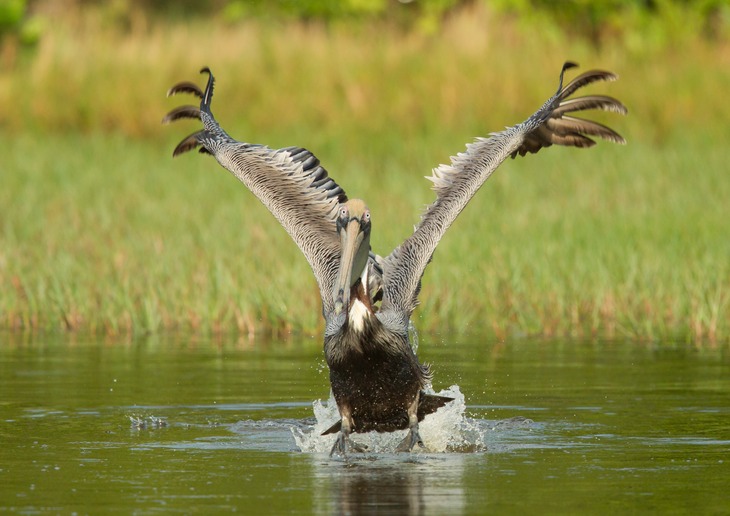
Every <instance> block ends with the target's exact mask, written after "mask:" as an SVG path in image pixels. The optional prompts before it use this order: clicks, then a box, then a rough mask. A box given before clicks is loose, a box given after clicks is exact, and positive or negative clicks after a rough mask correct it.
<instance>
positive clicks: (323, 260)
mask: <svg viewBox="0 0 730 516" xmlns="http://www.w3.org/2000/svg"><path fill="white" fill-rule="evenodd" d="M201 73H207V74H208V83H207V86H206V88H205V91H201V90H200V88H198V86H197V85H195V84H194V83H191V82H181V83H179V84H177V85H175V86H173V87H172V88H170V90H169V91H168V93H167V94H168V96H170V95H175V94H177V93H190V94H193V95H195V96H197V97H200V99H201V100H200V108H197V107H195V106H182V107H179V108H176V109H173V110H172V111H171V112H170V113H168V114H167V116H165V118H163V120H162V122H163V123H169V122H173V121H175V120H179V119H182V118H196V119H199V120H201V121H202V122H203V129H202V130H200V131H197V132H195V133H193V134H191V135H190V136H188V137H187V138H185V139H184V140H183V141H182V142H180V143H179V144H178V146H177V147H176V148H175V150H174V152H173V156H177V155H179V154H182V153H183V152H186V151H189V150H192V149H195V148H198V147H199V152H201V153H206V154H212V155H213V156H214V157H215V159H216V160H218V163H220V164H221V165H222V166H223V167H224V168H226V169H227V170H228V171H230V172H231V173H232V174H233V175H234V176H236V177H237V178H238V179H239V180H240V181H241V182H242V183H243V184H245V185H246V186H247V187H248V189H249V190H251V192H253V194H254V195H255V196H256V197H258V199H259V200H260V201H261V202H262V203H263V204H264V206H266V207H267V208H268V209H269V211H270V212H271V213H272V214H273V215H274V217H276V219H277V220H278V221H279V222H280V223H281V225H282V226H284V229H286V231H287V232H288V233H289V235H290V236H291V237H292V239H293V240H294V242H296V244H297V246H299V249H301V250H302V252H303V253H304V256H305V257H306V258H307V261H308V262H309V265H310V266H311V267H312V270H313V271H314V276H315V278H316V279H317V283H318V284H319V290H320V294H321V296H322V303H323V309H324V311H325V313H327V312H329V311H331V309H332V305H333V299H332V295H331V294H332V289H333V285H334V282H335V277H336V274H337V268H338V266H339V255H340V240H339V238H338V237H337V230H336V226H335V220H336V215H337V207H338V205H339V203H341V202H345V201H346V200H347V196H346V195H345V192H344V191H343V190H342V188H340V186H339V185H337V183H335V181H334V180H332V179H331V178H330V177H329V176H328V175H327V171H326V170H325V169H324V168H323V167H322V166H321V165H320V164H319V160H318V159H317V158H316V157H315V156H314V155H313V154H312V153H311V152H309V151H308V150H306V149H302V148H299V147H288V148H285V149H270V148H269V147H266V146H264V145H258V144H251V143H244V142H239V141H236V140H234V139H233V138H231V137H230V136H229V135H228V134H227V133H226V132H225V131H224V130H223V129H222V128H221V127H220V125H218V122H217V121H216V119H215V118H214V117H213V113H212V112H211V110H210V103H211V99H212V97H213V85H214V82H215V79H214V78H213V74H212V73H211V71H210V70H209V69H208V68H203V69H202V70H201Z"/></svg>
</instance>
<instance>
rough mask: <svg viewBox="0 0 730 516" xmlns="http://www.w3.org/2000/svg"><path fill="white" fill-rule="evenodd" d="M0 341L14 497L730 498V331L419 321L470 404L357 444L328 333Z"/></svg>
mask: <svg viewBox="0 0 730 516" xmlns="http://www.w3.org/2000/svg"><path fill="white" fill-rule="evenodd" d="M0 339H2V343H1V344H0V382H1V383H0V511H7V510H10V511H15V512H18V513H24V514H38V513H74V512H75V513H99V512H110V511H114V512H122V513H139V514H146V513H156V512H164V513H174V512H181V513H190V512H205V513H209V512H213V511H228V512H231V511H239V512H242V513H247V514H248V513H251V514H277V513H301V514H310V513H320V514H322V513H323V514H339V513H342V514H359V513H371V512H376V511H377V512H379V513H381V514H445V513H449V514H484V513H493V512H495V511H496V512H497V513H516V512H529V513H535V512H538V511H539V512H540V513H547V514H569V513H581V514H584V513H612V514H615V513H624V512H629V511H630V512H656V513H677V512H679V513H681V512H692V513H727V512H730V496H728V494H727V491H728V485H730V484H729V483H728V482H730V357H729V356H728V355H729V354H730V353H729V351H728V349H727V347H720V348H698V347H692V346H689V345H668V344H663V345H646V344H637V343H622V342H614V343H582V342H566V341H554V342H542V341H524V340H520V341H512V342H506V343H497V342H494V341H490V340H487V339H480V338H477V337H474V338H463V339H460V340H457V341H454V340H453V339H452V340H451V341H449V342H442V340H441V338H437V337H434V336H429V335H421V336H420V348H419V353H420V354H421V356H422V358H423V359H424V360H426V361H428V362H431V363H432V364H433V366H434V372H435V377H434V389H435V390H436V391H440V390H442V389H449V392H451V393H452V394H453V395H457V398H460V399H463V404H457V405H458V406H456V407H454V408H453V410H452V412H449V413H446V414H440V415H439V417H440V419H437V420H435V421H432V422H430V423H429V422H428V420H427V421H426V422H424V423H428V424H430V425H431V427H430V428H428V429H427V428H426V425H424V439H425V440H426V441H427V443H429V446H431V447H432V449H431V450H429V451H427V450H421V451H418V452H417V453H413V454H396V453H392V448H391V444H390V441H388V440H387V439H386V440H382V439H379V438H374V439H373V438H372V436H358V435H356V436H355V437H356V439H355V440H356V441H358V442H367V444H368V445H369V446H370V450H373V451H371V452H369V453H365V454H362V455H357V456H355V455H353V456H352V457H351V459H350V460H349V461H343V460H342V459H339V458H336V459H330V458H329V457H328V455H327V453H326V450H328V449H329V446H330V445H331V444H330V442H329V441H326V438H323V437H319V436H318V432H317V431H316V430H314V428H315V427H316V426H317V425H325V424H329V423H331V422H332V421H330V420H329V419H328V418H330V419H331V418H332V417H336V416H333V413H332V412H331V410H332V409H331V407H329V408H328V407H327V406H326V403H327V397H328V383H327V371H326V367H325V366H324V360H323V357H322V353H321V345H320V343H319V342H318V341H317V340H316V339H303V340H300V341H293V342H288V343H276V342H262V341H256V342H253V343H250V342H248V341H245V340H241V341H237V340H235V339H231V340H225V339H222V340H217V341H210V340H200V339H196V340H193V339H186V338H175V339H172V338H167V339H166V338H160V337H150V338H146V339H141V340H137V341H134V342H114V341H96V342H91V341H85V340H84V339H81V338H79V337H76V338H74V339H71V338H68V337H67V338H65V339H59V338H48V337H35V338H30V337H27V336H26V337H18V336H13V335H3V336H2V337H0ZM444 340H446V341H448V340H449V339H446V338H444ZM316 400H322V401H321V402H316ZM313 403H314V407H313ZM315 408H316V409H317V417H319V420H318V419H317V418H316V417H315V412H314V409H315ZM328 411H329V412H328ZM325 420H327V421H325ZM426 434H428V437H427V435H426ZM330 437H331V436H327V438H330ZM395 441H397V439H395ZM393 446H394V445H393ZM300 447H301V448H304V450H305V451H302V450H301V449H300Z"/></svg>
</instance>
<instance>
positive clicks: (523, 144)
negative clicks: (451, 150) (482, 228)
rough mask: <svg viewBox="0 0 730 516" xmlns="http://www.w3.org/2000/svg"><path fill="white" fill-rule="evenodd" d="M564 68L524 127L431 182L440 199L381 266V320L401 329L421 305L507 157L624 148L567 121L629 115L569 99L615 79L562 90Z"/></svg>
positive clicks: (597, 75)
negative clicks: (436, 258) (441, 254)
mask: <svg viewBox="0 0 730 516" xmlns="http://www.w3.org/2000/svg"><path fill="white" fill-rule="evenodd" d="M575 66H576V65H575V64H573V63H566V64H565V65H564V66H563V70H562V71H561V73H560V84H559V86H558V91H557V92H556V93H555V95H553V96H552V97H550V98H549V99H548V100H547V102H545V104H543V106H542V107H541V108H540V109H539V110H537V111H536V112H535V113H534V114H533V115H532V116H530V117H529V118H528V119H527V120H525V121H524V122H522V123H520V124H517V125H515V126H513V127H508V128H507V129H505V130H504V131H501V132H498V133H492V134H491V136H490V137H489V138H477V139H476V140H475V141H474V142H473V143H471V144H468V145H467V146H466V150H465V151H464V152H461V153H459V154H457V155H456V156H453V157H452V158H451V163H450V164H449V165H440V166H439V167H437V168H436V169H434V170H433V174H432V175H431V176H430V177H428V178H427V179H429V180H430V181H432V182H433V190H434V191H435V192H436V200H435V201H434V202H433V203H432V204H431V205H430V206H428V207H427V208H426V211H425V212H424V214H423V216H422V217H421V221H420V223H419V224H418V225H417V226H416V228H415V230H414V232H413V234H412V235H411V236H410V237H408V238H407V239H406V240H405V241H404V242H403V243H402V244H401V245H399V246H398V247H397V248H396V249H395V250H393V252H392V253H391V254H390V255H389V256H387V257H386V258H385V259H384V261H383V303H382V307H381V315H380V317H381V318H382V319H390V320H393V321H396V322H397V323H398V324H402V323H403V321H404V320H405V321H407V319H408V318H409V317H410V314H411V312H412V311H413V310H414V309H415V307H416V304H417V297H418V292H419V290H420V286H421V285H420V282H421V277H422V276H423V272H424V270H425V269H426V266H427V265H428V263H429V262H430V260H431V256H432V255H433V252H434V250H435V249H436V246H437V245H438V243H439V241H440V240H441V238H442V237H443V235H444V233H445V232H446V230H447V229H448V228H449V226H451V224H452V223H453V222H454V220H455V219H456V217H457V216H458V215H459V213H461V211H462V210H463V209H464V207H466V205H467V203H468V202H469V200H470V199H471V198H472V197H473V196H474V194H475V193H476V192H477V190H479V188H480V187H481V186H482V185H483V184H484V182H485V181H486V180H487V179H488V178H489V177H490V176H491V175H492V173H493V172H494V171H495V170H496V169H497V167H499V165H500V164H501V163H502V162H503V161H504V160H505V159H506V158H507V157H509V156H512V157H515V156H517V155H518V154H519V155H522V156H524V155H525V154H527V153H534V152H538V151H539V150H540V149H542V148H544V147H549V146H551V145H553V144H555V145H565V146H570V147H592V146H593V145H595V141H593V140H592V139H591V138H589V136H597V137H599V138H603V139H606V140H608V141H613V142H615V143H625V141H624V139H623V138H622V137H621V136H620V135H619V134H618V133H616V132H615V131H613V130H612V129H610V128H608V127H606V126H603V125H601V124H598V123H596V122H592V121H588V120H583V119H580V118H573V117H566V116H564V115H565V113H570V112H575V111H581V110H585V109H602V110H606V111H613V112H616V113H621V114H626V112H627V110H626V107H625V106H623V104H621V103H620V102H619V101H617V100H616V99H613V98H611V97H606V96H596V95H594V96H588V97H582V98H579V99H567V97H568V96H570V95H571V94H573V93H574V92H575V91H576V90H578V89H580V88H582V87H584V86H587V85H589V84H592V83H594V82H596V81H613V80H616V79H617V76H616V75H614V74H612V73H610V72H606V71H602V70H592V71H588V72H585V73H583V74H581V75H579V76H578V77H576V78H575V79H573V80H572V81H570V82H569V83H568V84H567V85H566V86H565V87H563V76H564V73H565V71H566V70H567V69H569V68H573V67H575Z"/></svg>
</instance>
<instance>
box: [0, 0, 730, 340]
mask: <svg viewBox="0 0 730 516" xmlns="http://www.w3.org/2000/svg"><path fill="white" fill-rule="evenodd" d="M99 13H100V12H99V11H93V10H92V11H90V12H85V13H77V14H78V15H77V16H70V17H69V23H65V24H58V25H57V26H53V27H49V31H48V33H47V34H45V35H44V39H43V40H42V41H41V43H40V46H39V48H38V49H37V50H36V51H35V53H34V55H32V56H25V55H23V54H22V53H18V55H16V56H14V57H13V56H11V57H10V58H7V59H9V62H10V64H11V65H12V66H11V71H9V72H8V73H3V74H2V75H0V102H1V103H2V105H5V106H13V109H9V110H5V112H4V113H3V117H2V119H0V120H1V122H0V123H1V124H2V125H1V126H0V131H1V132H2V138H1V142H2V143H0V146H1V147H2V148H1V150H0V153H1V154H2V156H3V158H2V159H3V163H2V169H3V171H2V174H1V176H2V179H1V183H2V188H1V189H0V223H1V224H2V225H1V226H0V292H2V295H1V296H0V326H3V327H6V328H12V329H44V328H55V329H58V328H60V329H67V330H77V331H82V330H83V331H94V332H105V333H112V334H120V333H124V334H126V333H132V332H148V331H161V330H181V331H194V332H217V333H226V332H242V333H245V334H255V333H257V332H264V331H266V332H275V333H277V334H286V333H288V332H292V331H295V332H307V333H312V334H314V333H317V332H318V331H320V330H321V321H320V319H321V317H320V316H319V309H318V306H319V300H318V292H317V289H316V285H315V283H314V280H313V278H312V277H311V274H310V272H309V270H308V267H307V264H306V262H305V261H304V259H303V258H302V257H301V256H300V255H299V252H298V250H297V249H296V247H295V246H294V245H293V244H292V243H291V242H290V241H289V239H288V237H287V235H286V234H285V233H284V231H283V230H282V229H281V228H279V227H278V225H277V224H276V222H275V221H274V220H273V219H272V218H271V216H270V215H269V214H268V212H266V211H265V209H264V208H263V207H262V206H260V205H259V204H258V202H257V201H256V200H255V198H254V197H253V196H252V195H251V194H250V193H248V192H247V191H245V189H244V188H243V187H242V186H241V185H239V184H238V183H237V182H236V181H235V179H234V178H232V177H231V176H230V175H229V174H227V173H226V172H225V171H224V170H222V169H220V168H219V167H218V166H217V165H216V164H215V162H214V161H212V160H210V159H207V158H206V157H196V156H184V157H181V158H179V159H176V160H174V161H173V160H172V159H171V158H170V154H171V150H172V148H173V146H174V144H175V143H176V141H177V140H178V139H180V138H181V137H182V136H184V134H186V131H187V130H188V129H189V130H190V131H192V130H193V127H194V125H193V123H191V125H190V127H189V128H186V127H181V126H175V127H161V126H160V125H159V120H160V118H161V116H162V115H163V114H164V113H165V111H166V110H167V109H169V108H170V107H172V106H174V105H176V103H175V102H173V101H166V100H165V99H164V92H165V91H166V89H167V87H168V86H170V85H171V84H172V83H173V82H175V81H177V80H180V79H187V78H194V77H195V72H196V71H197V69H198V68H199V67H200V66H201V65H204V64H205V65H208V66H210V67H211V68H212V69H213V70H214V71H215V72H216V75H217V77H218V80H219V81H218V88H217V89H216V99H215V101H214V110H215V111H216V114H217V116H218V118H219V120H220V121H221V123H222V124H223V125H224V127H227V128H229V130H230V132H231V133H232V134H233V135H234V136H237V137H239V138H241V139H246V140H248V141H256V142H265V143H268V144H270V145H272V146H286V145H291V144H297V145H303V146H306V147H308V148H310V149H312V150H313V151H314V152H315V153H316V154H317V155H318V157H319V158H320V159H321V160H322V162H323V164H324V165H325V166H326V167H327V168H328V170H329V171H330V173H331V174H332V175H333V176H334V177H335V178H336V179H337V180H338V182H339V183H340V184H341V185H342V186H343V187H344V188H345V189H346V190H347V191H348V192H349V193H350V194H351V195H354V196H358V197H362V198H364V199H365V200H366V201H367V202H368V204H369V206H370V208H371V210H372V212H373V216H374V219H373V223H374V235H373V239H374V240H373V247H374V250H375V251H376V252H379V253H381V254H382V253H386V252H389V250H390V249H391V248H392V247H393V246H394V245H396V244H397V243H399V242H400V241H401V240H402V239H403V238H405V237H406V236H407V235H408V233H409V232H410V228H411V227H412V224H413V223H415V222H416V221H417V219H418V215H419V213H420V210H421V209H422V207H423V206H424V205H425V204H427V203H428V202H430V201H431V200H432V198H433V197H432V193H431V192H430V190H429V188H428V182H427V181H425V180H423V179H421V177H422V176H424V175H426V174H427V173H428V171H429V170H430V169H431V168H432V167H433V166H435V165H437V164H438V163H441V162H444V161H446V160H447V159H448V156H449V155H451V154H454V153H456V152H458V151H460V150H461V149H462V148H463V145H464V143H465V142H467V141H469V140H470V139H471V138H472V137H474V136H477V135H484V134H486V133H488V132H489V131H492V130H499V129H500V128H501V127H503V126H504V125H505V124H512V123H515V122H518V121H519V120H521V119H522V118H523V117H525V116H526V115H528V114H529V113H530V112H531V111H532V110H533V109H534V108H535V107H537V106H538V105H539V104H540V103H541V102H542V101H543V100H544V98H545V97H546V96H547V95H549V94H550V93H552V92H553V91H554V88H555V87H556V79H557V77H556V72H557V71H558V70H559V68H560V65H561V64H562V61H563V60H564V59H567V58H570V59H573V60H576V61H578V62H581V63H582V64H583V65H585V66H591V67H594V66H595V67H603V68H607V69H611V70H615V71H617V72H618V73H619V74H620V75H621V76H622V79H621V81H619V82H618V83H615V84H610V85H602V86H601V87H600V89H601V90H602V91H605V92H608V93H609V94H612V95H614V96H616V97H618V98H620V99H621V100H623V101H624V102H625V103H626V104H627V105H628V106H629V109H630V117H629V118H627V119H625V120H624V119H616V118H612V119H611V120H610V123H611V125H612V126H614V127H616V128H617V129H618V130H619V132H621V133H622V134H624V135H625V136H626V137H627V139H628V140H629V142H630V143H629V145H628V146H627V147H616V146H611V145H608V144H604V145H600V146H599V147H597V148H596V149H592V150H589V151H576V150H564V149H549V150H548V151H544V152H542V153H540V155H538V156H530V157H527V158H524V159H519V160H515V161H510V162H508V163H506V164H505V165H504V166H503V168H502V169H500V170H499V171H498V172H497V174H496V175H495V176H494V177H493V178H492V179H490V181H489V182H488V183H487V185H486V186H485V188H484V189H483V190H482V191H481V192H480V193H479V195H478V196H477V197H476V198H475V200H474V201H473V203H472V204H470V206H469V207H468V208H467V210H465V212H464V213H463V215H462V216H461V217H460V218H459V220H457V222H456V224H455V227H454V228H453V230H452V231H450V232H449V233H448V234H447V236H446V238H445V240H444V241H443V242H442V244H441V245H440V246H439V248H438V250H437V251H436V254H435V256H434V261H433V264H432V265H431V266H430V267H429V269H428V270H427V273H426V277H425V278H424V288H423V293H422V296H421V299H422V301H423V304H422V306H421V307H420V308H419V310H418V311H417V313H416V318H417V321H416V323H417V327H419V328H420V329H423V330H427V331H434V332H444V333H446V332H483V331H485V330H486V331H488V332H490V333H492V334H493V335H495V336H497V337H506V336H513V335H547V336H553V335H571V336H583V337H585V336H598V337H608V338H633V339H642V340H685V341H698V342H701V341H712V342H717V341H728V339H730V299H729V298H730V288H729V287H730V265H728V264H730V239H728V237H727V236H728V223H727V220H730V208H728V203H727V199H728V198H730V181H728V178H727V164H726V151H725V150H724V142H726V141H727V140H728V137H730V127H728V125H727V123H726V121H727V120H728V119H730V104H728V103H727V102H726V101H725V92H726V91H727V89H728V87H730V71H729V70H730V66H728V65H729V64H730V48H729V47H728V46H727V45H726V44H723V43H718V42H716V43H714V44H708V43H706V42H703V41H700V40H696V41H694V40H693V41H690V42H685V44H684V46H682V47H681V48H666V47H665V48H659V49H658V48H649V47H647V48H643V47H638V48H637V46H636V45H633V46H632V45H625V44H622V43H621V42H617V43H616V45H615V46H611V47H607V48H603V49H595V48H593V47H590V46H589V45H587V44H584V43H581V42H580V41H570V40H567V39H565V38H561V37H558V36H556V35H555V33H550V34H551V36H550V37H544V38H541V37H539V36H536V35H535V33H534V31H532V32H530V31H525V30H523V29H521V28H520V27H519V26H517V25H515V24H514V23H512V22H511V21H510V20H509V19H497V18H495V15H493V14H492V13H490V12H489V11H486V10H484V9H482V8H479V9H476V10H475V11H472V12H469V13H464V14H463V15H462V16H457V17H455V18H454V19H452V20H451V21H450V22H449V23H448V24H447V26H446V27H445V28H444V29H443V31H442V33H441V34H439V36H438V37H428V36H423V35H418V34H413V33H409V34H405V33H403V32H401V31H400V30H399V29H398V28H397V27H390V26H387V25H357V26H352V25H335V26H332V27H329V28H324V27H322V26H319V25H317V24H309V25H305V24H291V23H290V24H286V25H274V26H264V25H263V24H261V23H254V22H251V23H245V24H240V25H226V24H223V23H221V22H218V21H216V20H200V21H198V22H196V23H195V24H193V23H184V22H170V23H167V24H164V25H163V24H160V25H158V24H156V23H152V21H151V20H146V19H142V20H140V21H138V22H137V23H136V24H132V26H131V27H129V28H128V29H127V30H125V31H121V30H119V29H117V28H115V27H113V26H111V27H110V26H107V25H105V23H104V20H103V19H100V18H99V16H100V14H99ZM556 56H557V57H556ZM391 221H397V223H392V222H391Z"/></svg>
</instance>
